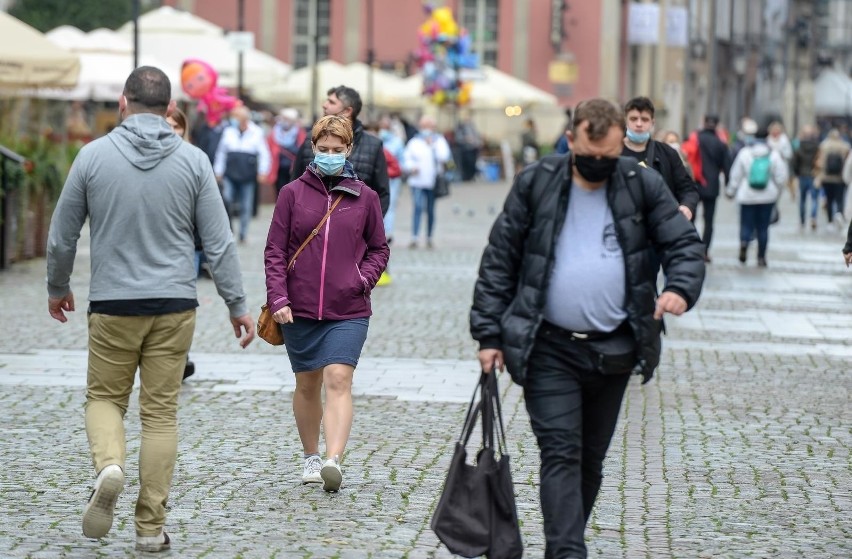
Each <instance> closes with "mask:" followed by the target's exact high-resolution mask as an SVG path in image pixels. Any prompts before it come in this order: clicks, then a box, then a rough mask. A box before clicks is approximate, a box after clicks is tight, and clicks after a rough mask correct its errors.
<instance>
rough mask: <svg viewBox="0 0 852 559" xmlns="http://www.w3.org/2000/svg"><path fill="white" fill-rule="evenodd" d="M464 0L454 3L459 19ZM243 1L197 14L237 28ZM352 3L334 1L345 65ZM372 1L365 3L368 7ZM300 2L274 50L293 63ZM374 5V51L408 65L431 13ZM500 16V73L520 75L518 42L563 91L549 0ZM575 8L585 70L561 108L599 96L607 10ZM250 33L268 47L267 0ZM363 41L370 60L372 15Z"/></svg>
mask: <svg viewBox="0 0 852 559" xmlns="http://www.w3.org/2000/svg"><path fill="white" fill-rule="evenodd" d="M517 2H528V4H529V15H528V22H529V25H528V29H525V30H524V29H517V28H516V22H515V17H514V15H515V4H516V3H517ZM163 3H164V4H165V5H171V6H176V5H177V4H178V0H165V1H164V2H163ZM459 3H460V2H459V0H449V1H448V2H446V5H448V6H449V7H451V8H452V9H453V11H454V13H455V14H456V15H457V18H458V5H459ZM237 4H238V3H237V0H197V1H196V2H195V7H194V13H195V14H196V15H198V16H199V17H202V18H204V19H207V20H209V21H211V22H213V23H215V24H217V25H219V26H221V27H224V28H226V29H236V27H237ZM347 4H348V2H347V0H331V17H332V21H331V35H332V36H331V44H330V49H329V54H330V57H331V58H332V59H334V60H337V61H339V62H345V61H347V59H351V58H352V57H351V56H347V53H346V52H345V49H346V43H345V33H344V30H345V29H346V26H347V24H348V22H347V18H346V9H347ZM365 4H366V0H362V2H361V5H362V6H364V5H365ZM293 5H294V0H279V2H278V8H277V9H278V25H277V26H276V32H275V40H274V43H273V44H274V45H275V47H274V52H273V53H271V54H273V55H274V56H276V57H277V58H280V59H281V60H284V61H285V62H290V61H291V60H292V58H293V49H292V31H293V25H292V21H291V17H292V15H293V12H294V6H293ZM373 6H374V18H375V20H374V24H373V32H374V43H375V44H374V50H375V57H376V60H377V61H378V62H392V61H402V62H407V61H408V60H409V56H410V54H411V52H412V51H414V50H415V49H416V47H417V35H416V34H417V29H418V28H419V27H420V25H421V24H422V23H423V22H424V21H425V20H426V14H425V12H424V10H423V8H422V7H421V4H420V2H419V1H417V0H373ZM499 6H500V16H499V18H500V19H499V31H498V40H499V53H498V60H497V66H498V69H499V70H501V71H503V72H507V73H509V74H515V43H516V41H519V40H523V41H526V43H527V45H526V49H527V56H526V61H525V62H526V76H522V77H523V78H524V79H526V80H527V81H528V82H530V83H531V84H533V85H535V86H536V87H539V88H541V89H543V90H545V91H548V92H550V93H554V94H556V93H557V90H556V88H555V87H554V85H553V84H552V83H550V81H549V79H548V65H549V63H550V62H551V61H552V60H553V59H554V57H555V52H554V49H553V46H552V45H551V43H550V20H551V14H550V9H551V8H550V6H551V3H550V2H549V1H545V0H500V4H499ZM570 6H571V9H570V10H569V11H567V12H566V13H565V21H564V27H565V29H566V31H567V34H568V39H567V40H566V41H565V42H564V45H563V50H564V51H567V52H571V53H573V55H574V58H575V62H576V63H577V64H578V66H579V79H578V82H577V83H575V84H574V85H573V86H572V87H571V91H570V95H563V96H560V97H559V101H560V104H562V105H572V106H573V105H574V104H576V103H577V102H578V101H580V100H582V99H586V98H589V97H593V96H596V95H598V92H599V86H600V76H601V68H600V63H599V62H600V39H601V37H600V33H601V32H600V29H601V8H600V4H599V2H571V3H570ZM245 10H246V12H245V24H246V29H247V30H249V31H253V32H255V34H256V45H258V47H260V46H262V45H263V44H264V41H263V37H262V36H261V25H260V23H261V22H260V18H261V0H245ZM358 26H359V37H360V40H359V43H358V49H357V51H358V52H357V53H356V56H355V59H356V60H360V61H366V60H367V48H368V44H367V39H366V38H367V34H368V33H367V32H368V25H367V17H366V12H362V13H361V17H360V21H359V22H358Z"/></svg>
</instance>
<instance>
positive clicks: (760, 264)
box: [757, 258, 766, 268]
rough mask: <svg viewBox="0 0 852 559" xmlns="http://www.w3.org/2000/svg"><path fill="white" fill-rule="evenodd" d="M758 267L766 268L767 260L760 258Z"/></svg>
mask: <svg viewBox="0 0 852 559" xmlns="http://www.w3.org/2000/svg"><path fill="white" fill-rule="evenodd" d="M757 266H758V267H759V268H766V258H758V259H757Z"/></svg>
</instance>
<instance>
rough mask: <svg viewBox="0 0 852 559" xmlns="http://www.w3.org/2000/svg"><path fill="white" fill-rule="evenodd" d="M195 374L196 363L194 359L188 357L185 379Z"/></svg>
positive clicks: (184, 373)
mask: <svg viewBox="0 0 852 559" xmlns="http://www.w3.org/2000/svg"><path fill="white" fill-rule="evenodd" d="M194 374H195V363H193V362H192V361H190V360H189V359H187V360H186V366H185V367H184V368H183V380H186V379H188V378H189V377H191V376H192V375H194Z"/></svg>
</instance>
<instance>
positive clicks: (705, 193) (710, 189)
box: [686, 115, 754, 263]
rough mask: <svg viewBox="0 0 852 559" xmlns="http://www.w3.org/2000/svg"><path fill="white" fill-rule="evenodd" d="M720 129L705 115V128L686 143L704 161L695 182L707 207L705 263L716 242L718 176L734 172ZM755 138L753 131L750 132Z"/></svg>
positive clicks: (703, 237)
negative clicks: (714, 236)
mask: <svg viewBox="0 0 852 559" xmlns="http://www.w3.org/2000/svg"><path fill="white" fill-rule="evenodd" d="M718 125H719V117H717V116H716V115H706V116H705V117H704V128H703V129H702V130H701V131H700V132H698V133H697V134H695V133H693V134H691V135H690V138H689V140H687V142H689V143H691V144H693V145H691V146H690V147H688V148H686V151H688V150H690V149H692V150H697V153H698V155H699V156H700V158H701V168H700V172H695V171H696V169H695V167H693V172H694V174H695V182H697V183H698V195H699V197H700V199H701V205H702V206H704V234H702V235H701V240H702V241H703V242H704V261H705V262H708V263H709V262H710V243H711V242H712V241H713V220H714V219H715V217H716V200H717V199H718V198H719V192H720V188H719V175H720V174H722V175H724V177H725V183H727V182H728V176H729V174H730V172H731V151H730V150H729V149H728V146H726V145H725V143H724V142H723V141H722V140H721V139H719V135H718V134H717V133H716V126H718ZM751 134H754V131H752V132H751Z"/></svg>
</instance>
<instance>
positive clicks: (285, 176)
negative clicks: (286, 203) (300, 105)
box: [266, 108, 308, 198]
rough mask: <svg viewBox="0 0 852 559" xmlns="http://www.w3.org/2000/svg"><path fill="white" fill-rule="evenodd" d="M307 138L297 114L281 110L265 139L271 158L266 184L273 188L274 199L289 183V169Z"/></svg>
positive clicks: (292, 111)
mask: <svg viewBox="0 0 852 559" xmlns="http://www.w3.org/2000/svg"><path fill="white" fill-rule="evenodd" d="M307 137H308V130H307V129H306V128H305V127H303V126H301V125H300V124H299V112H298V111H297V110H296V109H290V108H288V109H282V110H281V112H280V113H279V114H278V118H277V119H275V125H274V126H273V127H272V130H270V131H269V135H268V136H267V138H266V141H267V144H268V145H269V153H270V156H271V164H270V167H269V175H268V176H267V182H269V183H270V184H272V185H274V186H275V197H276V198H278V193H280V192H281V187H283V186H284V185H285V184H287V183H288V182H290V169H291V168H292V167H293V162H294V161H295V160H296V157H297V155H298V153H299V148H301V147H302V144H303V143H305V140H306V139H307Z"/></svg>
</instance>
